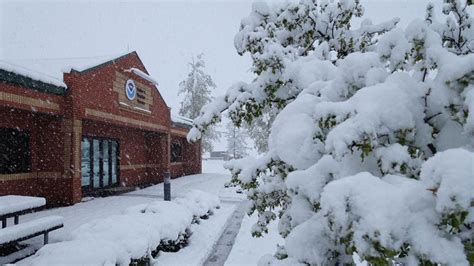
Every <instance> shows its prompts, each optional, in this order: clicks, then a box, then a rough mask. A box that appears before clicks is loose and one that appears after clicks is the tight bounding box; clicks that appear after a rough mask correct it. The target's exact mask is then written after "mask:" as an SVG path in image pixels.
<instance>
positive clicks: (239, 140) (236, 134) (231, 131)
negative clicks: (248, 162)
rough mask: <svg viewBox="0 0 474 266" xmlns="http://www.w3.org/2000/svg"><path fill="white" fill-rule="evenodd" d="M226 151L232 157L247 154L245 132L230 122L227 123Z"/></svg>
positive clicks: (236, 157)
mask: <svg viewBox="0 0 474 266" xmlns="http://www.w3.org/2000/svg"><path fill="white" fill-rule="evenodd" d="M226 137H227V152H228V153H229V154H230V155H231V156H232V158H234V159H240V158H243V157H244V156H247V155H248V154H247V152H248V150H249V147H248V146H247V134H245V132H244V131H243V130H242V129H241V128H239V127H237V126H235V125H234V124H233V123H232V122H229V123H228V124H227V132H226Z"/></svg>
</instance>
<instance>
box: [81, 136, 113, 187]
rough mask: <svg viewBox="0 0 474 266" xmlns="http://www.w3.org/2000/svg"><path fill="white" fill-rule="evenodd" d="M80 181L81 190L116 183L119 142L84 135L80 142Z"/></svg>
mask: <svg viewBox="0 0 474 266" xmlns="http://www.w3.org/2000/svg"><path fill="white" fill-rule="evenodd" d="M81 148H82V149H81V150H82V155H81V183H82V187H83V191H85V192H87V191H90V190H96V189H102V188H106V187H109V186H113V185H116V184H118V181H119V178H118V163H119V150H120V149H119V143H118V141H116V140H111V139H105V138H95V137H84V138H83V139H82V143H81Z"/></svg>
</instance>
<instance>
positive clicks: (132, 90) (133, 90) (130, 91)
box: [125, 79, 137, 101]
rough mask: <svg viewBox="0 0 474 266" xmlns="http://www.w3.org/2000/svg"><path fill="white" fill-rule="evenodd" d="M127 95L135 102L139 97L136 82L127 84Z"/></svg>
mask: <svg viewBox="0 0 474 266" xmlns="http://www.w3.org/2000/svg"><path fill="white" fill-rule="evenodd" d="M125 94H126V95H127V98H128V99H129V100H130V101H133V100H134V99H135V97H137V87H136V86H135V82H133V80H131V79H129V80H127V83H125Z"/></svg>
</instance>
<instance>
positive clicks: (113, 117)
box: [86, 108, 168, 131]
mask: <svg viewBox="0 0 474 266" xmlns="http://www.w3.org/2000/svg"><path fill="white" fill-rule="evenodd" d="M86 116H95V117H99V118H103V119H108V120H114V121H118V122H122V123H128V124H132V125H134V126H139V127H149V128H153V129H158V130H163V131H167V130H168V128H167V127H165V126H162V125H157V124H153V123H149V122H145V121H140V120H136V119H132V118H127V117H124V116H119V115H114V114H111V113H105V112H102V111H98V110H94V109H89V108H86Z"/></svg>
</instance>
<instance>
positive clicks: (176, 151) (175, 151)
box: [171, 143, 182, 163]
mask: <svg viewBox="0 0 474 266" xmlns="http://www.w3.org/2000/svg"><path fill="white" fill-rule="evenodd" d="M181 152H182V151H181V144H179V143H173V144H171V162H172V163H175V162H181V160H182V158H181Z"/></svg>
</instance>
